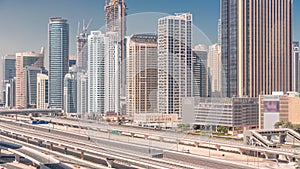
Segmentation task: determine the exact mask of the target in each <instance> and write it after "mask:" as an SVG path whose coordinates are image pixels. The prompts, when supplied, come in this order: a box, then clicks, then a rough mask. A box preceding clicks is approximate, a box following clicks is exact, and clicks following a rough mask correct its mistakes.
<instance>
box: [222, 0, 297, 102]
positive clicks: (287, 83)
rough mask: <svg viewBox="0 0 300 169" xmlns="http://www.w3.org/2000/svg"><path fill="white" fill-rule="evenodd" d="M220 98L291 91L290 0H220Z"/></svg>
mask: <svg viewBox="0 0 300 169" xmlns="http://www.w3.org/2000/svg"><path fill="white" fill-rule="evenodd" d="M221 20H222V28H221V30H222V40H221V42H222V70H223V73H222V74H223V78H222V86H223V89H222V92H223V96H227V97H232V96H246V95H247V96H250V97H257V96H258V95H259V94H271V93H272V91H283V92H286V91H290V90H291V89H292V73H291V69H292V65H291V63H292V60H291V56H292V24H291V22H292V0H280V1H275V0H271V1H264V0H260V1H256V0H247V1H245V0H221Z"/></svg>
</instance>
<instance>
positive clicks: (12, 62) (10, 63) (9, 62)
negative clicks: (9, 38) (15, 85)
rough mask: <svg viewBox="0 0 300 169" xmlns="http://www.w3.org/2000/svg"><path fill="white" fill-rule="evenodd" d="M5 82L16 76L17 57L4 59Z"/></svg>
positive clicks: (10, 56)
mask: <svg viewBox="0 0 300 169" xmlns="http://www.w3.org/2000/svg"><path fill="white" fill-rule="evenodd" d="M3 69H4V82H8V81H9V80H10V79H12V78H14V77H15V76H16V56H15V55H6V56H4V57H3Z"/></svg>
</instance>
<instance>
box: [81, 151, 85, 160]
mask: <svg viewBox="0 0 300 169" xmlns="http://www.w3.org/2000/svg"><path fill="white" fill-rule="evenodd" d="M81 160H84V151H81Z"/></svg>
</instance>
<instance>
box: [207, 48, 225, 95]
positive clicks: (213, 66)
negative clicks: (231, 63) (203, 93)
mask: <svg viewBox="0 0 300 169" xmlns="http://www.w3.org/2000/svg"><path fill="white" fill-rule="evenodd" d="M221 60H222V57H221V46H220V44H213V45H211V46H209V49H208V60H207V62H208V63H207V67H208V69H209V74H210V81H211V93H212V96H219V97H220V96H221V90H222V62H221Z"/></svg>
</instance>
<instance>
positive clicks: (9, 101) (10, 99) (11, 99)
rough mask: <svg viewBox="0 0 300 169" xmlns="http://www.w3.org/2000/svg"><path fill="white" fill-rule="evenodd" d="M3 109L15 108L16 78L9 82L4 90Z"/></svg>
mask: <svg viewBox="0 0 300 169" xmlns="http://www.w3.org/2000/svg"><path fill="white" fill-rule="evenodd" d="M5 95H6V96H5V107H9V108H12V107H15V106H16V77H14V78H12V79H10V80H9V83H8V84H6V88H5Z"/></svg>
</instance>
